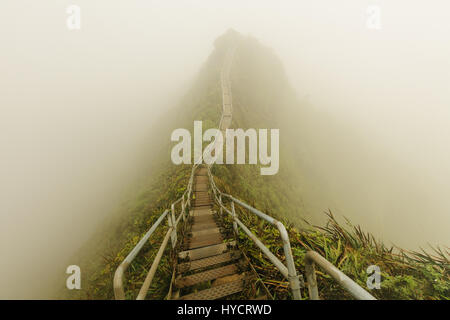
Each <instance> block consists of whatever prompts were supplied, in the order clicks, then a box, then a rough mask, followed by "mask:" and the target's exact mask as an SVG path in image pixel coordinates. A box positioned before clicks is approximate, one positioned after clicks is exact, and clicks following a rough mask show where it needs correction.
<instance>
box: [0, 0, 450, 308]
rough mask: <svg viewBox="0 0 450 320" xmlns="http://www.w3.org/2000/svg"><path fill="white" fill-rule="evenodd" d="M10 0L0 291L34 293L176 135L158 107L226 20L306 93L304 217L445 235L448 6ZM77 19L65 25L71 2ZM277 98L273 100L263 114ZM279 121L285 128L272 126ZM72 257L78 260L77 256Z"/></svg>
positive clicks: (2, 76) (0, 126)
mask: <svg viewBox="0 0 450 320" xmlns="http://www.w3.org/2000/svg"><path fill="white" fill-rule="evenodd" d="M375 2H376V3H375V4H377V5H379V6H380V7H381V9H382V11H381V12H382V15H381V19H382V20H381V21H382V28H381V29H380V30H371V29H368V28H367V27H366V24H365V20H366V9H367V7H368V6H369V5H371V4H374V3H373V2H372V1H370V2H369V1H368V2H365V1H362V2H361V1H357V0H348V1H343V2H342V1H340V2H337V1H331V0H328V1H324V0H316V1H302V2H300V1H276V2H275V1H261V0H259V1H245V2H242V1H227V2H222V1H215V0H208V1H187V0H183V1H176V2H175V1H173V2H171V1H138V0H134V1H126V2H125V1H115V2H111V1H106V0H96V1H87V0H76V1H73V2H66V1H56V0H53V1H45V2H44V1H40V2H37V1H31V0H29V1H21V0H15V1H11V0H10V1H6V2H4V4H3V8H2V9H3V12H4V13H6V14H5V15H3V16H2V25H3V28H1V29H0V58H1V59H0V70H1V72H0V148H1V158H0V222H1V223H0V231H1V232H0V251H1V257H2V258H1V273H2V275H3V276H2V279H1V280H0V298H2V299H5V298H36V297H37V298H45V297H47V290H48V284H50V283H52V281H54V279H56V278H57V277H59V276H61V275H64V272H65V268H66V267H67V265H66V264H67V261H68V259H69V258H70V257H71V256H72V255H73V253H74V252H75V251H76V250H77V249H78V248H80V246H82V245H83V244H84V243H85V242H86V241H87V239H88V238H89V237H90V235H92V233H93V232H95V230H96V229H97V227H98V226H99V225H100V224H101V223H102V221H103V220H104V219H105V218H106V217H108V215H109V214H111V212H113V211H114V210H115V209H116V208H117V206H118V205H119V204H120V202H121V201H122V200H123V195H124V193H126V191H127V190H128V189H129V188H130V187H132V186H133V185H135V184H136V183H137V181H138V180H139V179H141V178H142V176H143V175H152V174H153V173H152V172H147V171H145V168H147V167H146V166H147V163H146V161H147V160H149V159H151V158H150V156H149V153H151V150H152V147H154V146H155V145H157V144H160V143H162V141H164V143H165V142H166V141H168V140H169V138H170V137H165V136H158V134H157V133H155V132H154V131H152V128H154V127H155V125H156V124H157V123H159V122H161V121H167V122H168V123H170V119H166V118H165V115H166V110H168V109H170V108H172V107H173V106H174V105H175V104H176V103H178V102H179V99H180V98H181V97H182V95H183V94H184V91H185V90H186V89H187V88H188V87H189V84H190V83H191V82H192V79H194V77H195V75H196V72H197V71H198V70H199V68H200V66H201V64H202V63H203V62H204V61H205V59H206V58H207V56H208V55H209V54H210V52H211V50H212V48H213V41H214V39H215V38H216V37H218V36H219V35H221V34H222V33H223V32H225V31H226V30H227V29H229V28H233V29H235V30H237V31H238V32H241V33H243V34H250V35H252V36H254V37H256V38H258V39H259V40H260V41H261V42H262V43H264V44H265V45H268V46H270V47H272V48H273V50H274V51H275V52H276V53H277V55H278V56H279V57H280V59H281V61H282V62H283V64H284V67H285V70H286V73H287V74H288V77H289V79H290V81H291V84H292V86H293V88H294V89H295V90H296V92H297V94H298V97H299V101H300V103H299V107H298V110H297V111H296V112H295V113H296V114H294V115H293V117H298V121H299V122H298V123H299V131H297V132H298V137H295V138H296V140H297V141H298V144H296V145H293V146H292V147H293V148H294V149H295V150H296V152H298V154H299V155H300V157H299V158H300V159H301V160H300V161H299V163H298V166H299V167H300V171H301V172H302V173H303V177H302V179H301V181H298V183H300V184H302V186H303V189H304V193H303V194H302V195H299V196H301V197H302V198H303V200H304V203H305V214H306V216H307V217H308V218H310V219H311V220H312V221H313V222H321V221H323V220H322V219H323V213H322V212H323V211H324V210H327V209H328V208H329V209H331V210H332V211H333V212H334V213H335V214H337V215H338V216H339V217H342V216H346V217H348V218H349V219H350V220H351V221H352V222H353V223H354V224H361V225H362V227H363V229H365V230H367V231H371V232H373V233H374V234H375V235H376V236H377V237H379V238H381V239H383V240H384V241H385V242H386V243H395V244H397V245H399V246H402V247H406V248H417V247H419V246H424V245H426V244H427V243H431V244H443V245H448V244H449V243H450V232H449V226H450V214H449V210H450V197H448V195H447V190H449V189H450V180H449V179H448V177H449V173H450V161H449V160H450V151H449V148H448V146H449V139H450V125H449V124H450V107H449V106H450V104H449V102H450V90H449V84H450V62H449V59H448V57H449V56H450V43H449V41H448V35H449V34H450V22H449V21H448V12H449V10H450V5H449V4H447V2H445V1H436V0H435V1H428V2H424V1H406V0H396V1H392V0H391V1H381V0H379V1H375ZM70 4H77V5H79V6H80V8H81V10H82V11H81V19H82V20H81V21H82V27H81V30H78V31H70V30H68V29H67V27H66V19H67V14H66V11H65V10H66V8H67V6H68V5H70ZM274 112H275V111H274ZM280 134H281V135H282V134H283V132H280ZM74 263H75V262H74Z"/></svg>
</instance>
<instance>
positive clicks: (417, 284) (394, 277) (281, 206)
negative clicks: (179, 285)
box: [63, 31, 450, 299]
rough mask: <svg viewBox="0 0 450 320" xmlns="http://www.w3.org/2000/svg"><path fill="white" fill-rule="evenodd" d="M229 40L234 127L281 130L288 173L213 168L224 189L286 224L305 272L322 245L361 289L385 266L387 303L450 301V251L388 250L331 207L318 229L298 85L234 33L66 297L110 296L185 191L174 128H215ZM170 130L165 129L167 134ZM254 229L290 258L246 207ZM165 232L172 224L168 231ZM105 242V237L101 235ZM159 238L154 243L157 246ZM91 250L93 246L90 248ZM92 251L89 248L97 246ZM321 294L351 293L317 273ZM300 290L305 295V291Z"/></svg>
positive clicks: (269, 271) (165, 268)
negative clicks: (77, 287)
mask: <svg viewBox="0 0 450 320" xmlns="http://www.w3.org/2000/svg"><path fill="white" fill-rule="evenodd" d="M230 43H233V44H235V45H237V46H236V52H235V58H234V62H233V65H232V69H231V82H232V91H233V109H234V111H233V123H232V127H235V128H243V129H246V128H269V129H270V128H278V129H280V133H281V134H280V170H279V172H278V174H276V175H273V176H263V175H260V171H259V166H258V165H215V166H214V167H213V172H214V174H215V176H216V183H217V185H218V186H219V188H220V189H221V190H223V191H225V192H227V193H230V194H233V195H235V196H236V197H237V198H240V199H243V200H245V202H247V203H249V204H251V205H252V206H254V207H256V208H258V209H259V210H261V211H263V212H265V213H267V214H269V215H271V216H273V217H275V218H277V219H279V220H281V221H283V222H285V224H286V225H288V226H289V227H288V231H289V235H290V239H291V244H292V250H293V254H294V257H295V262H296V266H297V270H299V271H300V273H302V274H303V273H304V262H303V259H304V256H305V253H306V251H307V250H315V251H317V252H319V253H320V254H321V255H323V256H324V257H326V259H327V260H329V261H330V262H332V263H333V264H334V265H336V266H338V267H339V268H340V269H341V270H342V271H343V272H345V273H346V274H347V275H348V276H350V277H351V278H352V279H353V280H355V281H356V282H357V283H358V284H360V285H361V286H362V287H364V288H365V287H366V278H367V274H366V268H367V267H368V266H369V265H377V266H379V267H380V268H381V270H382V286H381V290H372V292H371V293H372V294H373V295H374V296H376V297H377V298H380V299H448V298H449V297H450V275H449V259H448V253H447V252H445V251H439V249H436V252H435V254H434V255H433V256H431V255H429V254H426V253H414V252H406V251H402V250H398V249H397V250H394V249H393V248H388V247H386V246H385V245H383V244H382V243H381V242H379V241H377V240H375V239H374V237H372V236H371V235H370V234H368V233H366V232H364V231H363V230H362V229H361V228H360V227H358V226H356V227H354V226H351V225H350V224H349V225H348V226H346V227H343V226H341V225H340V224H339V223H338V222H337V221H336V219H335V218H334V216H333V215H332V213H331V212H328V213H327V214H328V218H327V219H328V224H327V225H326V226H322V227H319V228H317V227H313V226H311V225H309V224H308V220H307V219H304V218H305V213H304V211H303V204H302V188H306V187H307V186H304V185H302V183H299V182H301V176H302V173H301V172H299V169H298V168H297V166H296V161H297V160H298V158H296V157H298V153H296V152H295V150H292V145H293V144H292V142H293V141H294V140H297V139H301V138H302V137H301V136H300V137H299V136H298V134H297V135H296V121H295V119H292V118H291V117H290V114H291V112H292V110H294V109H296V108H301V104H300V103H299V102H298V100H297V98H296V96H295V94H294V91H293V90H292V89H291V88H290V85H289V83H288V79H287V77H286V75H285V73H284V71H283V67H282V63H281V62H280V60H279V59H278V58H277V57H276V55H275V54H274V53H273V51H272V50H271V49H270V48H267V47H265V46H263V45H262V44H260V43H259V42H258V41H257V40H256V39H253V38H251V37H244V36H241V35H240V34H237V33H235V32H232V31H229V32H228V33H226V34H224V35H223V36H221V37H219V38H218V39H217V40H216V41H215V43H214V50H213V52H212V54H211V55H210V57H209V58H208V60H207V61H206V62H205V64H204V65H203V67H202V69H201V70H200V71H199V74H198V75H197V78H196V81H195V83H194V84H193V86H192V88H191V90H190V91H189V92H187V94H186V95H185V97H184V98H183V99H182V101H181V102H180V105H179V106H178V107H177V108H175V110H174V111H173V112H172V113H168V114H167V119H166V120H167V121H165V125H164V126H161V127H160V128H155V130H160V131H161V132H164V133H165V134H166V135H165V136H167V142H163V143H161V148H160V150H158V152H157V153H158V154H159V155H160V157H159V158H158V160H157V161H156V160H155V163H157V165H156V164H155V166H154V169H153V172H158V174H157V175H151V174H149V175H151V176H152V178H151V179H150V181H149V182H148V183H146V184H145V185H144V186H143V187H142V191H141V192H139V193H137V194H136V196H135V197H133V198H132V199H130V201H128V202H127V203H126V204H125V205H124V207H123V210H122V212H121V213H120V215H118V217H117V219H115V220H114V221H113V222H111V223H109V224H108V227H107V228H106V227H105V230H103V231H102V232H101V233H99V236H98V238H96V239H92V240H90V241H89V242H88V244H87V246H86V248H90V247H95V250H93V251H92V252H89V254H86V253H83V252H80V257H82V259H83V261H84V263H83V264H82V265H80V266H81V267H82V269H83V270H88V271H87V272H86V273H87V274H88V276H87V277H88V278H89V280H88V281H87V283H85V285H84V286H83V289H82V290H81V291H78V292H68V293H67V291H65V292H64V294H63V296H64V297H65V298H71V299H75V298H84V299H112V298H113V289H112V279H113V276H114V271H115V269H116V268H117V266H118V265H119V264H120V262H121V261H122V260H123V259H124V257H125V256H126V255H127V254H128V253H129V251H130V250H131V249H132V247H133V246H134V245H135V244H136V243H137V242H138V240H139V239H140V238H141V236H142V235H143V234H144V233H145V232H146V230H148V228H149V227H150V226H151V225H152V223H153V222H154V221H155V220H156V219H157V217H158V216H159V214H161V213H162V212H163V210H164V209H166V208H167V207H168V206H169V204H170V203H171V202H172V201H174V200H175V199H177V198H178V197H180V196H181V194H182V193H183V192H184V191H185V187H186V185H187V180H188V178H189V173H190V166H188V165H181V166H175V165H173V164H172V163H171V162H170V149H171V145H170V143H169V140H170V132H171V131H172V130H174V129H176V128H180V127H183V128H188V129H191V130H192V126H193V121H194V120H203V122H204V123H203V125H204V129H205V128H209V127H217V125H218V121H219V118H220V112H221V104H222V96H221V87H220V70H221V66H222V63H223V59H224V56H225V52H226V50H227V49H228V48H229V46H230ZM163 136H164V135H163ZM238 214H239V215H240V216H241V218H242V220H243V222H244V223H245V224H246V225H247V226H252V227H251V230H252V231H253V232H254V233H256V234H257V235H258V237H259V238H260V239H261V240H262V241H263V242H264V243H266V244H267V245H268V246H269V248H270V249H271V251H272V252H274V253H276V254H277V255H278V256H279V257H282V253H281V248H280V246H279V244H278V243H279V242H278V233H277V231H276V230H274V229H273V228H272V227H270V226H267V225H264V224H262V223H261V222H260V221H258V220H257V219H255V218H254V217H253V216H249V215H248V214H247V213H245V212H243V211H241V212H238ZM165 228H166V227H165ZM165 228H162V229H161V230H158V233H157V234H156V235H155V237H152V239H151V241H150V245H148V246H146V249H145V250H146V251H145V252H144V253H143V254H141V255H140V256H139V258H138V259H136V261H135V262H133V264H132V265H131V267H130V269H129V271H128V275H127V283H126V288H127V292H126V295H127V297H129V298H130V297H135V296H136V294H137V291H138V290H139V287H140V284H141V283H142V281H143V279H144V278H145V275H146V273H147V272H148V266H149V264H150V263H151V261H152V260H153V258H154V255H155V253H156V251H157V249H158V247H159V246H156V244H158V243H159V242H160V241H161V237H162V235H163V234H164V233H165V231H166V229H165ZM99 239H101V240H99ZM240 239H241V240H242V242H243V244H244V248H245V250H246V252H247V253H248V254H249V255H250V256H251V257H253V259H252V262H253V263H254V266H255V268H256V270H257V271H258V273H259V275H260V277H261V278H262V280H263V281H264V283H265V284H266V285H267V286H268V287H269V289H270V290H271V293H272V294H273V295H274V297H275V298H276V299H286V298H288V297H289V296H290V292H289V291H288V290H287V286H288V284H287V282H286V281H285V280H284V279H283V278H282V276H281V275H280V274H279V273H278V272H277V271H276V269H275V268H274V267H273V266H271V265H270V264H268V263H267V262H266V261H265V260H264V259H262V258H261V256H260V254H259V251H258V250H257V249H256V248H255V246H254V245H253V244H252V243H251V242H250V241H249V240H248V238H246V237H245V236H244V235H243V234H241V236H240ZM152 244H155V245H152ZM86 250H87V249H86ZM89 251H90V250H89ZM170 276H171V269H170V266H169V260H168V258H167V255H166V256H165V258H164V259H163V262H162V264H161V265H160V268H159V269H158V272H157V275H156V277H155V281H154V282H153V285H152V287H151V289H150V291H149V296H150V297H152V298H154V299H162V298H164V297H165V294H166V293H167V291H168V286H169V283H170ZM317 276H318V282H319V293H320V295H321V298H323V299H349V298H350V296H349V295H348V294H347V293H346V292H345V291H344V290H343V289H341V288H340V287H338V286H337V285H336V284H335V283H334V282H333V280H332V279H331V278H330V277H329V276H327V275H325V274H323V273H321V272H320V270H319V272H317ZM302 295H303V296H304V297H305V298H307V297H308V294H307V290H306V289H303V291H302Z"/></svg>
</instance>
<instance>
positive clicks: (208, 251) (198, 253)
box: [178, 241, 236, 261]
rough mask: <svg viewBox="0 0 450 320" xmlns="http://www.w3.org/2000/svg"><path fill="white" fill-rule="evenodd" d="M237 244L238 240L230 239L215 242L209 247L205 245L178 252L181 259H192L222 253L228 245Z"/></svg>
mask: <svg viewBox="0 0 450 320" xmlns="http://www.w3.org/2000/svg"><path fill="white" fill-rule="evenodd" d="M234 246H236V241H230V242H226V243H220V244H215V245H212V246H208V247H203V248H199V249H192V250H186V251H182V252H180V253H178V257H179V258H180V259H186V258H189V259H190V260H191V261H192V260H198V259H202V258H206V257H211V256H215V255H218V254H222V253H224V252H225V251H227V250H228V247H234Z"/></svg>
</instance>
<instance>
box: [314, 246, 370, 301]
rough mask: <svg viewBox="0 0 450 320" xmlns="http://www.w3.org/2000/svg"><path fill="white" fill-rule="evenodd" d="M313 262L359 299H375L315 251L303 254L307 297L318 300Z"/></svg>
mask: <svg viewBox="0 0 450 320" xmlns="http://www.w3.org/2000/svg"><path fill="white" fill-rule="evenodd" d="M314 264H317V265H318V266H320V267H321V268H322V269H323V270H324V271H325V273H327V274H328V275H330V276H331V277H332V278H333V279H334V280H336V281H337V283H339V284H340V285H341V286H342V287H344V289H345V290H347V291H348V292H350V294H351V295H352V296H353V297H355V298H356V299H359V300H376V298H375V297H374V296H372V295H371V294H370V293H369V292H367V291H366V290H364V289H363V288H362V287H361V286H360V285H358V284H357V283H356V282H355V281H353V280H352V279H350V278H349V277H348V276H346V275H345V274H344V273H343V272H342V271H341V270H339V269H338V268H336V267H335V266H334V265H333V264H332V263H331V262H329V261H328V260H326V259H325V258H324V257H322V256H321V255H320V254H318V253H317V252H315V251H308V252H307V253H306V255H305V269H306V280H307V282H308V291H309V298H310V299H311V300H319V289H318V288H317V278H316V272H315V269H314Z"/></svg>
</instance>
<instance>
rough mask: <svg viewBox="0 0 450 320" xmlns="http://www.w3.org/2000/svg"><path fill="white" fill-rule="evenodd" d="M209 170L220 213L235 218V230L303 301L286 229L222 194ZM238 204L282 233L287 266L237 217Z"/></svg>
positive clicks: (246, 205) (251, 208) (244, 204)
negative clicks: (239, 229) (255, 247)
mask: <svg viewBox="0 0 450 320" xmlns="http://www.w3.org/2000/svg"><path fill="white" fill-rule="evenodd" d="M207 168H208V176H209V180H210V183H211V186H212V190H213V193H214V199H215V201H216V202H217V204H218V205H219V208H220V211H221V213H222V210H225V211H226V212H227V213H228V214H230V215H231V216H232V218H233V229H234V230H235V232H236V233H237V226H239V227H240V228H241V229H242V230H243V231H244V232H245V233H246V234H247V235H248V236H249V238H250V239H251V240H253V242H254V243H255V244H256V245H257V246H258V248H260V249H261V251H262V252H263V253H264V254H265V255H266V256H267V258H268V259H269V260H270V261H271V262H272V263H273V264H274V265H275V267H276V268H277V269H278V270H279V271H280V273H281V274H282V275H283V276H284V277H285V278H286V279H287V280H288V281H289V285H290V288H291V291H292V295H293V296H294V299H295V300H300V299H301V294H300V280H299V275H297V270H296V269H295V264H294V257H293V255H292V250H291V243H290V241H289V235H288V233H287V231H286V227H285V226H284V225H283V224H282V223H281V222H280V221H278V220H276V219H274V218H272V217H270V216H268V215H267V214H265V213H263V212H261V211H259V210H258V209H255V208H253V207H252V206H250V205H248V204H246V203H245V202H242V201H240V200H238V199H236V198H234V197H233V196H231V195H229V194H226V193H223V192H221V191H220V190H219V189H218V188H217V186H216V184H215V182H214V179H213V177H212V174H211V170H210V168H209V167H207ZM222 196H224V197H227V198H228V199H229V200H230V201H231V210H229V209H228V208H227V207H225V205H224V204H223V202H222ZM235 203H236V204H238V205H240V206H242V207H244V208H246V209H247V210H248V211H250V212H252V213H254V214H255V215H257V216H259V217H260V218H262V219H264V220H266V221H267V222H269V223H270V224H272V225H274V226H275V227H277V229H278V231H279V232H280V236H281V239H282V242H283V251H284V256H285V258H286V266H285V265H284V264H283V262H281V261H280V259H278V258H277V257H276V256H275V255H274V254H273V253H272V252H270V250H269V249H268V248H267V247H266V246H265V245H264V244H263V243H262V242H261V241H260V240H259V239H258V237H257V236H256V235H254V234H253V233H252V232H251V231H250V230H249V229H248V228H247V227H246V226H245V225H244V224H243V223H242V222H241V221H240V220H239V218H238V217H237V215H236V211H235V209H234V204H235Z"/></svg>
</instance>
